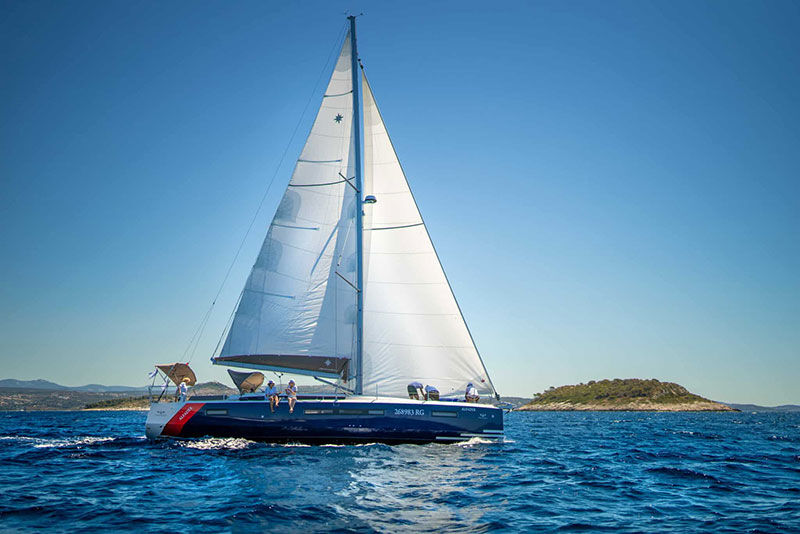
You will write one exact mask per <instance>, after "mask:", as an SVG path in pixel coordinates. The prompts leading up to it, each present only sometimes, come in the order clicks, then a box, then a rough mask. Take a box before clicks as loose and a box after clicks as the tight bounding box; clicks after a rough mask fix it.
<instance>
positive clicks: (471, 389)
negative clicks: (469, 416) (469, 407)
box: [464, 382, 481, 402]
mask: <svg viewBox="0 0 800 534" xmlns="http://www.w3.org/2000/svg"><path fill="white" fill-rule="evenodd" d="M480 398H481V397H480V395H478V390H477V389H475V386H474V385H473V384H472V382H470V383H469V384H467V391H466V392H465V393H464V400H465V401H467V402H478V401H479V400H480Z"/></svg>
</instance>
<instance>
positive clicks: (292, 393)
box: [286, 380, 297, 413]
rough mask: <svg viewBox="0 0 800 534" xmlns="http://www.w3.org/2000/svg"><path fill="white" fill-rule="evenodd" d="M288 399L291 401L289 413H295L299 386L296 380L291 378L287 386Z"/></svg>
mask: <svg viewBox="0 0 800 534" xmlns="http://www.w3.org/2000/svg"><path fill="white" fill-rule="evenodd" d="M286 399H287V400H288V401H289V413H294V403H296V402H297V386H296V385H295V384H294V380H289V387H288V388H286Z"/></svg>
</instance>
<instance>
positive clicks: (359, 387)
mask: <svg viewBox="0 0 800 534" xmlns="http://www.w3.org/2000/svg"><path fill="white" fill-rule="evenodd" d="M347 18H348V19H349V20H350V55H351V60H352V68H351V73H352V75H351V76H352V81H353V137H354V139H355V170H356V176H355V182H356V257H357V258H358V259H357V267H356V288H357V290H356V293H357V294H356V299H357V305H356V362H355V363H356V365H355V367H356V369H355V375H356V386H355V388H354V389H355V393H356V395H361V394H363V384H364V373H363V362H364V342H363V339H364V248H363V241H364V221H363V209H364V207H363V199H362V192H361V188H362V183H363V181H362V179H361V97H360V94H359V82H360V81H361V76H359V74H358V73H359V69H358V49H357V48H356V17H355V15H350V16H349V17H347Z"/></svg>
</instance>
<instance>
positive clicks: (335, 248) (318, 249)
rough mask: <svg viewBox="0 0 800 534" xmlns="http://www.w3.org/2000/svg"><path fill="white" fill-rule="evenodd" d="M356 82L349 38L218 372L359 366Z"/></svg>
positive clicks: (323, 372)
mask: <svg viewBox="0 0 800 534" xmlns="http://www.w3.org/2000/svg"><path fill="white" fill-rule="evenodd" d="M352 74H353V73H352V66H351V47H350V39H349V38H347V37H346V38H345V41H344V44H343V46H342V50H341V53H340V54H339V58H338V60H337V62H336V66H335V68H334V71H333V74H332V76H331V79H330V82H329V83H328V86H327V89H326V91H325V95H324V97H323V101H322V105H321V107H320V109H319V112H318V113H317V116H316V119H315V121H314V124H313V126H312V129H311V133H310V134H309V136H308V139H307V140H306V144H305V146H304V148H303V151H302V153H301V154H300V157H299V159H298V160H297V163H296V166H295V169H294V173H293V174H292V178H291V180H290V182H289V185H288V187H287V188H286V192H285V193H284V196H283V199H282V200H281V202H280V205H279V206H278V209H277V211H276V213H275V216H274V218H273V220H272V224H270V227H269V230H268V232H267V236H266V239H265V240H264V243H263V245H262V247H261V251H260V253H259V255H258V258H257V260H256V262H255V265H254V266H253V269H252V271H251V273H250V277H249V278H248V280H247V284H246V286H245V288H244V291H243V292H242V295H241V298H240V301H239V304H238V306H237V309H236V313H235V314H234V317H233V321H232V323H231V326H230V329H229V331H228V335H227V338H226V339H225V343H224V344H223V346H222V350H221V351H220V354H219V355H218V356H217V357H216V358H215V363H221V364H226V365H236V366H239V367H247V368H253V367H255V368H286V369H293V370H296V371H303V370H305V371H307V372H308V374H315V375H318V376H339V375H340V374H342V371H343V370H344V369H345V366H344V364H346V362H347V361H348V359H349V358H351V357H352V356H353V351H354V350H355V349H354V347H355V340H354V337H355V320H356V311H355V306H356V291H355V289H354V288H353V287H352V286H351V285H350V283H355V282H354V281H355V280H356V261H355V245H354V243H355V221H354V219H355V210H356V209H357V208H356V206H357V195H356V192H355V189H354V187H353V186H351V185H350V183H348V180H350V181H351V182H352V177H353V175H354V169H353V164H352V159H353V158H352V155H351V152H352V150H353V134H352V131H353V128H352V125H353V96H352V86H353V81H352ZM343 362H344V363H343Z"/></svg>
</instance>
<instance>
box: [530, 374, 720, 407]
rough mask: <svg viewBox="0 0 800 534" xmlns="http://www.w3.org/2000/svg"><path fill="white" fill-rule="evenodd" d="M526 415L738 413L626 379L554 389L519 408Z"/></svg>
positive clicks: (660, 385) (678, 389)
mask: <svg viewBox="0 0 800 534" xmlns="http://www.w3.org/2000/svg"><path fill="white" fill-rule="evenodd" d="M518 410H523V411H572V410H581V411H664V412H684V411H719V412H722V411H735V410H734V409H733V408H731V407H729V406H726V405H724V404H721V403H719V402H714V401H712V400H709V399H706V398H703V397H701V396H699V395H695V394H694V393H690V392H689V391H688V390H687V389H686V388H684V387H683V386H680V385H678V384H675V383H673V382H661V381H659V380H655V379H650V380H642V379H639V378H626V379H619V378H615V379H613V380H599V381H594V380H590V381H589V382H588V383H586V384H577V385H571V386H561V387H557V388H554V387H551V388H550V389H548V390H547V391H544V392H542V393H537V394H535V395H534V396H533V400H532V401H531V402H529V403H528V404H525V405H524V406H521V407H519V408H518Z"/></svg>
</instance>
